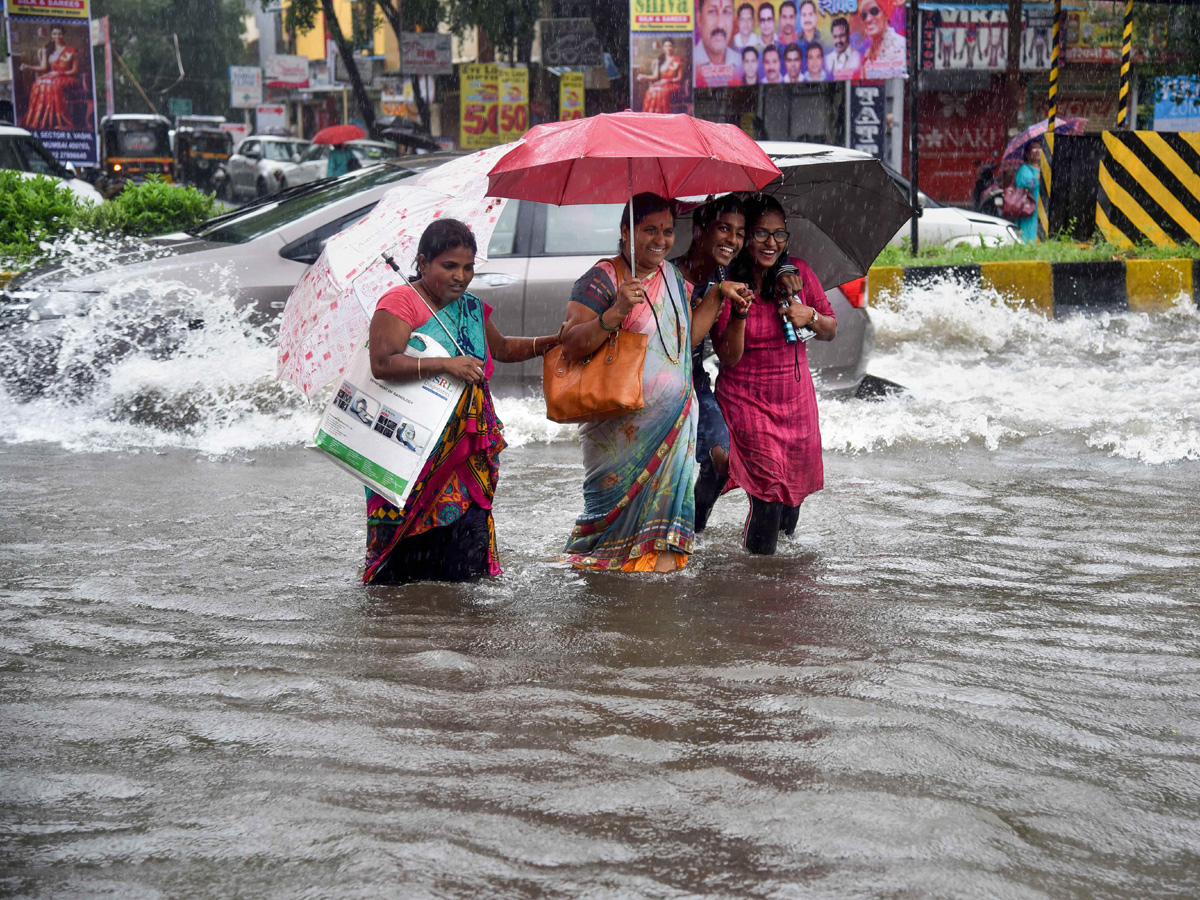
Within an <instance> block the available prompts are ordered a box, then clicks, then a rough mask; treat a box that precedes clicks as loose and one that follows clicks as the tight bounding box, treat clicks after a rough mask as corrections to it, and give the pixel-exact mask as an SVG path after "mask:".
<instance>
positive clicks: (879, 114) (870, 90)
mask: <svg viewBox="0 0 1200 900" xmlns="http://www.w3.org/2000/svg"><path fill="white" fill-rule="evenodd" d="M886 116H887V97H886V96H885V95H884V88H883V82H882V81H876V82H863V83H862V84H852V85H850V131H849V134H850V140H849V144H850V147H851V149H853V150H859V151H861V152H863V153H869V154H871V155H872V156H874V157H875V158H877V159H883V145H884V136H885V134H886V131H887V129H886V127H885V125H886Z"/></svg>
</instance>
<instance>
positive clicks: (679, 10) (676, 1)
mask: <svg viewBox="0 0 1200 900" xmlns="http://www.w3.org/2000/svg"><path fill="white" fill-rule="evenodd" d="M692 2H693V0H630V4H629V30H630V31H635V32H644V31H658V32H666V33H668V34H683V33H686V32H690V31H691V30H692Z"/></svg>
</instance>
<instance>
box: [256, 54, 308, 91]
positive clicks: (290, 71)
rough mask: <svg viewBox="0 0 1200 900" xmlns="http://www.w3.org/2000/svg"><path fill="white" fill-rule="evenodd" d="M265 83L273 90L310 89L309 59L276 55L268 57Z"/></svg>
mask: <svg viewBox="0 0 1200 900" xmlns="http://www.w3.org/2000/svg"><path fill="white" fill-rule="evenodd" d="M263 80H264V81H266V83H267V87H273V88H306V87H308V58H307V57H305V56H288V55H286V54H283V53H276V54H274V55H272V56H268V57H267V65H266V72H265V73H264V79H263Z"/></svg>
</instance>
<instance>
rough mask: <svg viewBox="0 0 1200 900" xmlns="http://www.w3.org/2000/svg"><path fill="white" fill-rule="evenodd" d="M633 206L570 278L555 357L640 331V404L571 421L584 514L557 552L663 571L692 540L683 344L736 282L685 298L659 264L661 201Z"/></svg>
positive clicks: (705, 327)
mask: <svg viewBox="0 0 1200 900" xmlns="http://www.w3.org/2000/svg"><path fill="white" fill-rule="evenodd" d="M632 205H633V233H632V234H631V233H630V230H629V215H630V209H629V206H628V205H627V206H626V207H625V210H624V211H623V212H622V214H621V225H620V228H621V241H620V244H619V245H618V249H619V251H620V252H619V254H618V255H617V256H616V257H614V258H612V259H602V260H600V261H599V262H597V263H596V265H594V266H593V267H592V268H591V269H589V270H588V271H587V272H586V273H584V275H583V277H582V278H580V279H579V280H578V281H577V282H575V287H574V289H573V290H572V291H571V299H570V302H568V304H567V321H566V324H565V325H564V326H563V331H562V337H563V340H562V347H563V359H566V360H568V361H573V360H580V359H583V358H584V357H586V356H590V355H591V354H592V353H593V352H595V351H596V350H597V349H598V348H599V347H600V345H601V344H603V343H604V342H605V341H607V340H608V338H609V335H610V334H612V332H614V331H616V330H617V329H618V328H623V329H625V330H626V331H632V332H638V333H641V334H645V335H648V336H649V342H648V344H647V347H646V357H645V362H644V364H643V366H642V393H643V397H644V399H645V406H644V407H643V408H642V409H639V410H635V411H633V412H630V413H627V414H626V415H622V416H617V417H616V418H611V419H604V420H601V421H592V422H585V423H584V424H583V425H581V426H580V428H579V440H580V443H581V444H582V445H583V463H584V469H585V475H584V479H585V480H584V484H583V501H584V510H583V515H581V516H580V517H579V518H578V519H576V520H575V528H574V530H573V531H572V533H571V537H570V539H569V540H568V541H567V546H566V551H565V553H564V557H563V558H564V559H565V560H566V561H567V562H569V563H571V564H572V565H573V566H576V567H577V568H581V569H600V570H603V571H625V572H671V571H674V570H676V569H682V568H683V567H684V565H686V563H687V557H688V554H689V553H691V552H692V546H693V540H694V539H693V534H694V532H693V528H694V513H693V510H694V506H693V502H694V501H693V497H692V490H693V480H694V474H695V464H696V457H695V438H696V417H697V408H696V403H695V399H694V393H693V391H692V359H691V350H692V347H694V346H695V345H696V344H698V343H700V341H702V340H703V339H704V336H705V335H706V334H708V331H709V329H710V328H712V323H713V319H715V318H716V315H717V311H718V310H719V309H720V308H721V298H722V296H733V297H737V296H740V293H739V292H744V291H745V290H746V288H745V286H744V285H733V284H731V283H730V282H723V283H721V284H719V285H712V286H711V287H710V288H709V289H708V292H707V293H706V294H705V295H703V296H700V297H695V298H693V299H692V302H689V298H691V297H692V287H691V285H689V284H688V283H687V282H686V281H685V280H684V277H683V275H682V274H680V272H679V269H677V268H676V267H675V266H674V265H672V264H671V263H669V262H667V261H666V258H667V255H668V254H669V253H670V252H671V247H673V246H674V244H675V218H674V216H672V215H671V207H670V204H669V203H668V202H667V201H666V200H664V199H663V198H662V197H659V196H657V195H655V194H649V193H643V194H637V195H636V196H634V198H633V203H632ZM631 245H632V248H633V250H634V251H635V253H634V254H633V255H634V257H635V258H636V263H637V273H636V276H634V275H631V272H630V270H631V261H630V256H631V253H630V249H631ZM693 304H694V306H693Z"/></svg>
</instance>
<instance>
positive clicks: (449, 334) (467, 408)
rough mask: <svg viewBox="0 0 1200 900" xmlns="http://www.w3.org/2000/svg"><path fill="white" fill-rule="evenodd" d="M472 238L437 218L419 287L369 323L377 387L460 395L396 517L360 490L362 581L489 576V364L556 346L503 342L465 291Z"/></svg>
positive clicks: (398, 292) (496, 435) (494, 450)
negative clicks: (439, 388)
mask: <svg viewBox="0 0 1200 900" xmlns="http://www.w3.org/2000/svg"><path fill="white" fill-rule="evenodd" d="M475 252H476V247H475V237H474V235H472V234H471V232H470V230H469V229H468V228H467V226H466V225H464V224H463V223H462V222H459V221H457V220H455V219H438V220H437V221H436V222H434V223H433V224H432V225H430V226H429V227H428V228H426V229H425V233H424V234H422V235H421V241H420V244H419V245H418V247H417V267H418V271H419V273H420V278H419V279H418V280H417V281H415V282H413V283H412V284H411V285H403V286H401V287H398V288H394V289H392V290H390V291H388V292H387V293H386V294H384V295H383V297H381V298H380V300H379V303H378V304H377V306H376V309H375V315H374V317H373V318H372V319H371V334H370V347H371V351H370V352H371V374H373V375H374V376H375V377H376V378H378V379H380V380H386V381H415V380H421V379H424V378H428V377H429V376H430V375H449V376H452V377H454V378H458V379H461V380H462V381H464V382H466V390H464V391H463V395H462V398H461V399H460V400H459V403H458V406H457V407H456V408H455V410H454V413H453V414H452V415H451V417H450V421H449V422H448V423H447V424H446V429H445V431H443V432H442V436H441V438H440V439H439V440H438V442H437V445H436V447H435V449H434V451H433V454H432V455H431V456H430V457H429V459H428V460H427V461H426V463H425V467H424V468H423V469H422V470H421V474H420V475H419V476H418V477H417V483H416V485H415V486H414V487H413V489H412V492H411V493H410V494H409V497H408V502H407V503H405V505H404V509H402V510H401V509H397V508H396V507H394V506H392V505H391V504H390V503H388V502H387V500H385V499H384V498H383V497H381V496H379V495H378V494H375V493H373V492H372V491H370V490H369V489H368V490H367V560H366V568H365V570H364V572H363V581H364V582H368V583H376V584H379V583H383V584H400V583H405V582H410V581H421V580H431V581H466V580H469V579H472V578H477V577H479V576H481V575H499V574H500V561H499V559H498V557H497V554H496V526H495V523H494V522H493V520H492V497H493V495H494V494H495V492H496V480H497V475H498V471H499V470H498V464H497V458H498V457H499V455H500V451H501V450H503V449H504V446H505V444H504V436H503V434H502V433H501V430H502V428H503V425H502V424H501V422H500V420H499V419H498V418H497V417H496V408H495V406H494V405H493V403H492V394H491V391H490V390H488V379H489V378H490V377H491V375H492V370H493V368H494V363H493V360H499V361H500V362H523V361H524V360H527V359H532V358H533V357H534V356H539V355H541V354H543V353H545V352H546V351H547V350H549V349H550V348H551V347H555V346H557V345H558V340H559V339H558V336H557V335H547V336H543V337H535V338H527V337H505V336H504V335H502V334H501V333H500V331H499V329H497V328H496V326H495V324H494V323H493V322H492V321H491V312H492V308H491V307H490V306H488V305H487V304H486V303H484V302H483V301H482V300H480V299H479V298H478V297H476V296H474V295H473V294H471V293H469V292H468V291H467V286H468V285H469V284H470V283H471V278H472V277H473V275H474V273H475ZM410 341H416V342H418V343H424V342H428V341H434V342H436V343H437V344H439V345H441V346H442V347H443V348H444V349H445V350H446V352H447V353H450V354H453V355H451V356H449V357H426V358H414V357H411V356H407V355H405V353H404V351H405V348H406V347H407V346H408V345H409V342H410Z"/></svg>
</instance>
